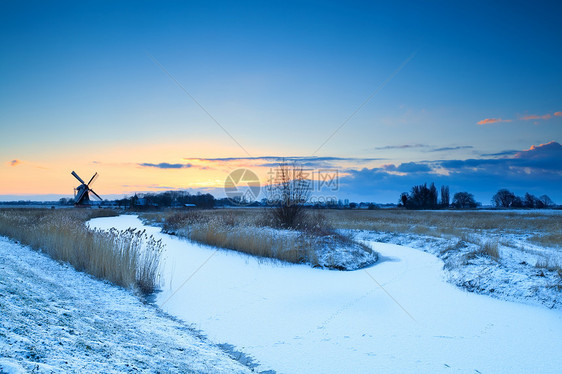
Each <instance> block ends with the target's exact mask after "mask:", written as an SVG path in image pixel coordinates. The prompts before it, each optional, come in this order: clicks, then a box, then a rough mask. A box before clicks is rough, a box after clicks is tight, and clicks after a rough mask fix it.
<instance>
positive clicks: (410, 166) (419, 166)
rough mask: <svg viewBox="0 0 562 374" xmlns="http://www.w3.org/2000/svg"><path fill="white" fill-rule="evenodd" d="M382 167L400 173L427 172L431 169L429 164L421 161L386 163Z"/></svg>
mask: <svg viewBox="0 0 562 374" xmlns="http://www.w3.org/2000/svg"><path fill="white" fill-rule="evenodd" d="M382 168H383V169H384V170H386V171H393V172H398V173H422V172H423V173H427V172H430V171H431V168H430V167H429V166H428V165H427V164H424V163H419V162H405V163H402V164H400V165H398V166H396V165H392V164H391V165H384V166H383V167H382Z"/></svg>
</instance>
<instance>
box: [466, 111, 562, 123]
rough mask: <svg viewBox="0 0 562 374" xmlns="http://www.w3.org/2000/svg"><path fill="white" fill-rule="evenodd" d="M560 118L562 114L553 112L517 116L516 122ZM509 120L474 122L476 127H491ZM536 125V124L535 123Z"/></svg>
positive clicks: (489, 119) (486, 119)
mask: <svg viewBox="0 0 562 374" xmlns="http://www.w3.org/2000/svg"><path fill="white" fill-rule="evenodd" d="M560 116H562V112H554V113H553V114H550V113H547V114H526V115H520V116H518V118H517V120H519V121H536V120H545V121H546V120H549V119H551V118H553V117H560ZM511 121H513V120H511V119H502V118H485V119H483V120H481V121H478V122H476V124H477V125H491V124H493V123H499V122H511ZM535 123H536V122H535Z"/></svg>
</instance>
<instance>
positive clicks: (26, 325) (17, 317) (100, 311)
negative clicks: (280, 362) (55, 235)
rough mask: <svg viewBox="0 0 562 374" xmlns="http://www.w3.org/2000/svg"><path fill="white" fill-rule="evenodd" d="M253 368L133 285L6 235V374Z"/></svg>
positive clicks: (2, 300)
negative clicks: (90, 273)
mask: <svg viewBox="0 0 562 374" xmlns="http://www.w3.org/2000/svg"><path fill="white" fill-rule="evenodd" d="M139 371H141V372H145V373H156V372H195V373H210V372H212V373H249V372H250V370H249V369H248V368H247V367H245V366H242V365H241V364H240V363H239V362H237V361H234V360H233V359H232V358H230V357H229V356H228V355H227V354H226V353H225V352H224V351H223V350H221V349H220V348H219V347H218V346H216V345H214V344H212V343H210V342H208V341H207V340H205V339H202V338H200V337H198V332H195V331H193V330H191V329H189V328H188V327H187V326H186V325H185V324H184V323H182V322H180V321H177V320H174V319H173V318H171V317H170V316H167V315H165V314H164V313H162V312H161V311H160V310H159V309H158V308H155V307H154V306H150V305H146V304H143V302H142V301H141V300H140V299H139V298H138V297H137V296H135V295H133V294H132V293H131V292H129V291H127V290H124V289H122V288H119V287H115V286H113V285H110V284H108V283H106V282H102V281H99V280H96V279H94V278H92V277H90V276H88V275H86V274H84V273H79V272H77V271H75V270H74V269H72V268H71V267H70V266H69V265H66V264H60V263H58V262H56V261H54V260H52V259H51V258H49V257H47V256H46V255H44V254H42V253H39V252H36V251H33V250H32V249H30V248H29V247H23V246H21V245H19V244H16V243H15V242H13V241H10V240H8V239H6V238H5V237H0V373H14V374H16V373H17V374H19V373H28V372H33V373H125V372H139Z"/></svg>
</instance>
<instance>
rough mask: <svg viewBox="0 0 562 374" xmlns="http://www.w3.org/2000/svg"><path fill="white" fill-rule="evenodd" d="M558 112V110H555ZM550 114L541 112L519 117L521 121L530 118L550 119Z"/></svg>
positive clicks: (529, 119)
mask: <svg viewBox="0 0 562 374" xmlns="http://www.w3.org/2000/svg"><path fill="white" fill-rule="evenodd" d="M557 113H558V112H557ZM551 118H552V116H551V115H550V114H543V115H542V116H539V115H536V114H529V115H526V116H523V117H521V118H520V119H521V120H523V121H531V120H536V119H544V120H546V119H551Z"/></svg>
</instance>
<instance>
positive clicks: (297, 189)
mask: <svg viewBox="0 0 562 374" xmlns="http://www.w3.org/2000/svg"><path fill="white" fill-rule="evenodd" d="M265 191H266V194H267V200H268V203H269V204H270V205H273V209H272V211H271V212H272V216H273V219H274V221H275V223H277V224H278V225H279V226H281V227H285V228H299V226H302V224H303V218H304V216H305V213H304V204H305V203H306V202H307V201H308V200H309V199H310V195H311V192H312V182H311V180H310V179H308V178H307V173H306V171H305V170H304V169H303V167H302V166H299V165H297V164H296V163H293V164H288V163H286V162H285V161H284V160H283V161H281V163H280V164H279V166H278V167H277V168H276V169H273V170H272V176H271V178H270V181H269V184H268V185H267V187H266V190H265Z"/></svg>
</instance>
